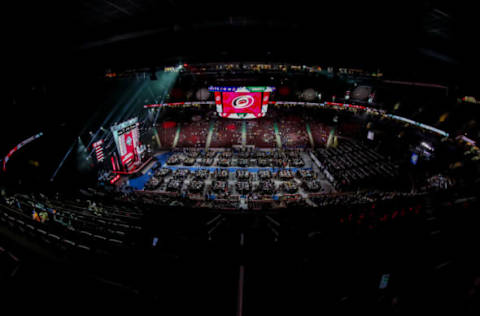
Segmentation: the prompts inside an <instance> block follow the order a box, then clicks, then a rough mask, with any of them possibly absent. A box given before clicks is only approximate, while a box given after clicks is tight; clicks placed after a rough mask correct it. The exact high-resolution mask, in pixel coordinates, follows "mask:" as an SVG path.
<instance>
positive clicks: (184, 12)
mask: <svg viewBox="0 0 480 316" xmlns="http://www.w3.org/2000/svg"><path fill="white" fill-rule="evenodd" d="M7 7H11V10H5V12H11V14H10V17H11V18H12V19H11V22H10V23H8V24H9V31H8V32H7V34H8V38H9V39H10V40H11V45H9V48H10V51H11V52H12V53H13V55H12V56H11V57H12V58H14V59H15V60H16V63H15V64H16V66H17V67H20V68H22V67H27V69H35V68H40V69H43V71H45V70H51V69H52V67H59V68H61V69H65V68H64V67H65V66H67V67H71V69H75V67H76V66H80V65H81V67H80V68H83V67H85V66H90V67H94V68H95V67H108V66H118V67H131V66H151V65H157V64H161V63H163V62H166V61H174V60H181V61H189V62H194V61H234V60H236V61H246V60H254V61H282V62H288V61H290V62H302V63H319V62H321V63H327V64H341V65H349V66H361V67H373V68H376V67H381V68H382V69H384V70H386V69H387V68H388V69H389V70H391V71H392V72H395V71H396V72H401V73H402V74H404V75H420V74H421V75H423V76H431V77H433V78H436V77H437V76H438V75H442V76H445V78H450V77H451V76H452V74H453V75H456V76H457V77H455V78H456V79H458V75H459V73H458V72H463V71H465V72H469V73H475V72H476V71H477V70H478V67H477V66H478V62H477V61H476V58H475V56H476V55H477V52H478V51H477V50H478V49H477V48H476V45H474V44H473V41H474V40H475V39H474V34H476V30H478V23H477V22H476V19H475V11H474V10H470V8H469V7H466V6H460V5H457V4H455V3H452V4H448V5H442V4H435V3H433V2H430V1H406V2H404V1H402V2H395V3H386V2H385V3H382V4H379V3H369V2H354V3H351V2H347V1H334V3H330V2H328V3H323V2H322V3H319V4H314V3H313V2H311V1H304V0H301V1H295V2H286V3H284V2H276V1H252V0H248V1H242V2H241V3H238V4H226V3H225V2H224V1H206V2H205V1H181V0H169V1H147V0H87V1H64V2H57V1H53V2H48V3H34V4H32V5H29V6H24V5H23V4H22V3H20V2H18V3H10V4H8V5H7ZM32 50H34V52H35V53H33V52H32ZM432 71H435V74H434V75H432V73H431V72H432Z"/></svg>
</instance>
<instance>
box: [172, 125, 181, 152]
mask: <svg viewBox="0 0 480 316" xmlns="http://www.w3.org/2000/svg"><path fill="white" fill-rule="evenodd" d="M181 129H182V124H181V123H178V124H177V131H176V132H175V138H174V139H173V144H172V148H175V147H177V143H178V139H179V138H180V130H181Z"/></svg>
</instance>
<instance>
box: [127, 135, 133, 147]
mask: <svg viewBox="0 0 480 316" xmlns="http://www.w3.org/2000/svg"><path fill="white" fill-rule="evenodd" d="M131 144H132V137H131V136H128V137H127V145H128V146H130V145H131Z"/></svg>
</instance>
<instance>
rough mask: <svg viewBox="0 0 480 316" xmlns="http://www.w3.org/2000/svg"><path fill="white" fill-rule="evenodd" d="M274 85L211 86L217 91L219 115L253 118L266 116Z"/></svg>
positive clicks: (216, 102) (216, 100)
mask: <svg viewBox="0 0 480 316" xmlns="http://www.w3.org/2000/svg"><path fill="white" fill-rule="evenodd" d="M274 89H275V88H274V87H209V90H210V91H214V92H215V104H216V106H217V112H218V115H219V116H221V117H225V118H234V119H251V118H259V117H263V116H265V114H266V113H267V109H268V101H269V97H270V92H272V91H273V90H274Z"/></svg>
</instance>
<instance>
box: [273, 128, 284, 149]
mask: <svg viewBox="0 0 480 316" xmlns="http://www.w3.org/2000/svg"><path fill="white" fill-rule="evenodd" d="M273 129H274V130H275V140H276V141H277V147H278V148H282V139H281V138H280V132H279V131H278V124H277V122H275V123H273Z"/></svg>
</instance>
